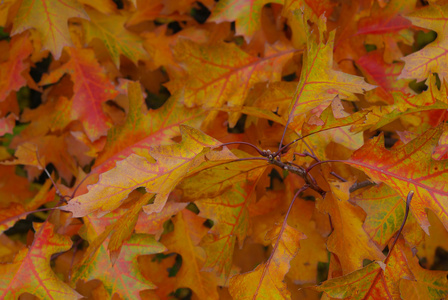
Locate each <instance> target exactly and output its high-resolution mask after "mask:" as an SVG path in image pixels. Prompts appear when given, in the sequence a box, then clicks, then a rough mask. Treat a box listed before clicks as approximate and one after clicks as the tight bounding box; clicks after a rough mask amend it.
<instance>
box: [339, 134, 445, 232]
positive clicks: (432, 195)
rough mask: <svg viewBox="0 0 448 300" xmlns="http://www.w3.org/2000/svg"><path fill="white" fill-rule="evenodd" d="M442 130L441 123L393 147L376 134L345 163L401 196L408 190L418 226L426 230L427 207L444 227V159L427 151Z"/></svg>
mask: <svg viewBox="0 0 448 300" xmlns="http://www.w3.org/2000/svg"><path fill="white" fill-rule="evenodd" d="M441 133H442V127H440V126H439V127H438V128H434V129H430V130H428V131H426V132H425V133H424V134H422V135H421V136H420V137H418V138H416V139H414V140H413V141H411V142H409V143H407V144H406V145H403V146H401V147H398V148H394V149H393V150H387V149H386V148H385V147H384V137H383V135H380V136H378V137H375V138H373V139H371V140H369V141H367V142H366V143H365V145H364V146H363V147H362V148H360V149H359V150H357V151H356V152H354V153H353V155H352V157H351V158H350V159H349V160H348V161H347V163H348V164H350V165H352V166H354V167H356V168H358V169H361V170H363V171H364V172H365V173H366V174H367V175H369V176H370V177H371V178H372V179H373V180H374V181H376V182H384V183H385V184H387V185H389V186H390V187H391V188H393V189H394V190H395V191H397V192H398V193H399V194H400V195H401V197H402V198H403V199H405V198H406V197H407V195H408V193H409V192H410V191H414V192H415V195H414V198H413V199H412V202H411V210H412V212H413V214H414V216H415V217H416V218H417V220H418V222H419V224H420V226H421V227H422V228H423V230H424V231H425V232H426V233H428V226H429V221H428V219H427V216H426V212H425V209H427V208H429V209H431V210H432V211H433V212H434V213H435V214H436V215H437V216H438V218H439V219H440V220H441V221H442V223H443V225H444V226H445V228H448V185H446V184H445V183H446V181H447V180H448V172H447V171H446V170H447V169H448V162H447V161H436V160H433V159H432V157H431V153H432V151H433V150H434V147H435V145H436V144H437V142H438V140H439V137H440V135H441Z"/></svg>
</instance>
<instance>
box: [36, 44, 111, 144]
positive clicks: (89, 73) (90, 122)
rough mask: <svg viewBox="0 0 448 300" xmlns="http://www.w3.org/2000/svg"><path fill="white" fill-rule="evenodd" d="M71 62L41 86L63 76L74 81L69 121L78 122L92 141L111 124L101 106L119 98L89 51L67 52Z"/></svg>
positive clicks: (47, 76)
mask: <svg viewBox="0 0 448 300" xmlns="http://www.w3.org/2000/svg"><path fill="white" fill-rule="evenodd" d="M67 51H68V53H69V54H70V60H69V61H68V62H67V63H65V64H64V65H62V66H61V67H59V68H58V69H56V70H54V71H52V72H51V73H50V74H48V75H45V76H44V77H43V78H42V81H41V82H40V85H45V84H50V83H54V82H57V81H58V80H59V79H60V78H61V77H62V76H63V75H64V74H70V77H71V79H72V81H73V84H74V87H73V98H72V101H73V104H72V118H73V119H79V120H81V122H82V124H83V126H84V130H85V132H86V134H87V135H88V137H89V138H90V140H91V141H95V140H97V139H98V138H100V137H101V136H104V135H106V133H107V130H108V129H109V128H110V127H111V125H112V123H111V121H110V119H109V118H108V117H107V116H106V114H105V113H104V111H103V108H102V104H103V103H104V102H106V101H107V100H111V99H113V98H115V97H116V96H117V95H118V92H117V91H116V90H115V87H114V85H113V84H112V83H111V81H110V80H109V79H108V78H107V77H106V75H105V73H104V71H103V69H102V68H101V66H100V65H99V63H98V62H97V60H96V58H95V53H94V52H93V50H91V49H76V48H67Z"/></svg>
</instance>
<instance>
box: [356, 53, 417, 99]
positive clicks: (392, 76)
mask: <svg viewBox="0 0 448 300" xmlns="http://www.w3.org/2000/svg"><path fill="white" fill-rule="evenodd" d="M356 64H357V65H358V66H359V67H360V69H361V71H362V72H363V74H364V75H365V76H366V78H367V80H368V81H369V82H370V83H372V84H375V85H377V86H378V87H377V88H376V89H375V90H373V91H372V92H370V93H368V100H369V102H377V101H378V100H379V101H383V102H385V103H388V104H394V102H395V101H394V94H392V91H401V92H403V94H409V97H411V95H413V94H414V92H413V91H412V90H411V89H410V88H409V80H404V79H401V80H397V76H398V75H400V73H401V70H402V69H403V67H404V64H403V63H401V62H396V63H391V64H388V63H386V62H385V61H384V58H383V52H382V51H372V52H369V53H367V54H366V55H364V56H362V57H360V58H359V59H358V61H357V62H356Z"/></svg>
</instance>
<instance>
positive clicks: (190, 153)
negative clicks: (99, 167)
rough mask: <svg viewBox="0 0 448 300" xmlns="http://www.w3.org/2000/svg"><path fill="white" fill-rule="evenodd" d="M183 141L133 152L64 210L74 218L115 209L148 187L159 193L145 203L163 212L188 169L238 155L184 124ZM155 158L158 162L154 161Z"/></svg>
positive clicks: (151, 190) (153, 210)
mask: <svg viewBox="0 0 448 300" xmlns="http://www.w3.org/2000/svg"><path fill="white" fill-rule="evenodd" d="M180 129H181V133H182V142H181V143H179V144H174V145H169V146H154V147H151V149H150V150H149V151H148V152H147V153H139V154H142V155H145V157H143V156H139V155H136V154H132V155H130V156H129V157H127V158H126V159H124V160H122V161H120V162H118V163H117V167H115V168H114V169H112V170H110V171H107V172H106V173H103V174H101V176H100V180H99V182H98V183H97V184H95V185H91V186H89V192H88V193H87V194H84V195H82V196H79V197H76V198H74V199H72V200H71V201H70V202H69V204H68V205H66V206H63V207H61V209H62V210H65V211H70V212H72V213H73V216H74V217H81V216H85V215H87V214H89V213H92V212H94V211H98V212H100V213H101V214H104V213H107V212H109V211H112V210H114V209H115V208H117V207H118V206H120V204H121V203H122V201H123V200H125V199H126V198H127V196H128V195H129V193H130V192H132V191H133V190H135V189H136V188H138V187H145V188H146V191H147V192H148V193H156V194H157V196H156V198H155V201H154V204H151V205H148V206H145V207H144V209H145V211H146V212H147V213H148V214H149V213H152V212H160V211H161V210H162V209H163V206H164V205H165V203H166V200H167V197H168V195H169V194H170V192H171V191H172V190H173V189H174V187H175V186H176V184H177V183H179V182H180V181H181V180H182V179H183V177H184V176H185V175H187V173H188V171H189V170H191V169H192V168H194V167H196V166H198V165H199V164H200V163H202V162H203V161H205V160H206V159H207V160H211V161H213V160H229V159H234V158H235V156H234V155H233V154H232V153H231V152H230V151H228V150H227V148H223V150H221V151H217V152H214V151H213V150H208V149H213V148H217V147H219V146H220V143H219V142H218V141H217V140H215V139H213V138H211V137H209V136H207V135H205V134H203V133H202V132H200V131H198V130H196V129H194V128H191V127H188V126H181V127H180ZM154 160H155V161H154Z"/></svg>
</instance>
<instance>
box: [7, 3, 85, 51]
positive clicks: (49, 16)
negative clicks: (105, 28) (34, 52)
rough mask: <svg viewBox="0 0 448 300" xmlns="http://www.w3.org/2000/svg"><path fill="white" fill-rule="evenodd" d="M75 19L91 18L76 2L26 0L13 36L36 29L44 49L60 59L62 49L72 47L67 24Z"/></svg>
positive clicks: (14, 27)
mask: <svg viewBox="0 0 448 300" xmlns="http://www.w3.org/2000/svg"><path fill="white" fill-rule="evenodd" d="M75 17H76V18H83V19H88V18H89V16H88V15H87V14H86V12H85V11H84V8H83V7H82V5H81V4H79V3H78V2H77V1H76V0H42V1H32V0H24V1H23V2H22V4H21V6H20V9H19V11H18V13H17V16H16V18H15V20H14V26H13V29H12V35H16V34H18V33H21V32H23V31H25V30H27V29H30V28H35V29H36V30H37V31H38V32H39V33H40V35H41V37H42V43H43V47H44V49H48V50H50V51H51V53H52V54H53V56H54V57H55V58H56V59H59V57H60V56H61V52H62V49H63V48H64V47H65V46H71V45H72V41H71V38H70V32H69V30H68V24H67V22H68V19H70V18H75ZM43 20H45V21H43Z"/></svg>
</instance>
